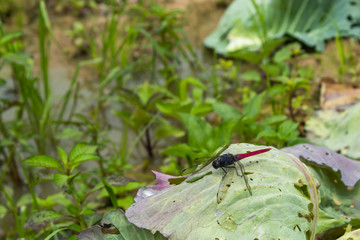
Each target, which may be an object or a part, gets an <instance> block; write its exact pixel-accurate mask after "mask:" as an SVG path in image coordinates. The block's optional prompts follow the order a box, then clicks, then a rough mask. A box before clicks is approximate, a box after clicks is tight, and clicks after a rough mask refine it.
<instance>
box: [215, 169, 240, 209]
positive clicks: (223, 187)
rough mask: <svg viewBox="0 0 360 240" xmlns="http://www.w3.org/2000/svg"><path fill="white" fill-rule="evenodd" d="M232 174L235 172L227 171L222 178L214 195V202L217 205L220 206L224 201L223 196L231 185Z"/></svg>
mask: <svg viewBox="0 0 360 240" xmlns="http://www.w3.org/2000/svg"><path fill="white" fill-rule="evenodd" d="M234 173H235V171H228V172H227V174H225V175H224V176H223V177H222V179H221V181H220V185H219V189H218V192H217V195H216V200H217V203H218V204H220V203H221V202H222V201H223V200H224V199H225V196H226V194H227V192H228V190H229V188H230V187H231V184H232V183H233V178H234Z"/></svg>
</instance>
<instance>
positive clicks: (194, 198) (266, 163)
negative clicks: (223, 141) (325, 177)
mask: <svg viewBox="0 0 360 240" xmlns="http://www.w3.org/2000/svg"><path fill="white" fill-rule="evenodd" d="M263 148H264V147H263V146H254V145H249V144H232V145H231V146H230V147H229V148H228V149H226V150H225V151H224V153H232V154H239V153H245V152H248V151H254V150H259V149H263ZM241 161H242V163H243V164H244V166H245V169H246V174H247V176H248V178H249V180H250V185H251V187H252V192H253V195H252V196H250V195H249V192H248V191H247V189H246V186H245V184H244V180H243V178H242V177H240V176H237V175H236V174H234V172H235V171H234V169H227V171H228V175H232V176H230V178H231V179H232V181H230V182H227V183H226V185H228V186H226V187H225V188H226V189H225V188H220V190H221V191H220V194H221V196H222V200H221V201H220V203H219V204H218V197H217V192H218V189H219V185H220V182H221V181H222V178H223V175H224V173H223V171H222V170H221V169H217V170H215V169H213V168H212V167H211V166H210V165H209V166H207V167H205V168H204V169H202V170H201V171H200V172H198V173H196V174H201V175H202V178H199V180H197V181H196V180H195V181H184V182H182V183H180V184H179V185H176V186H170V185H169V187H167V188H165V189H163V190H162V191H160V192H157V193H156V194H154V195H152V196H151V195H150V196H149V193H150V192H151V191H149V188H148V189H145V190H142V191H140V192H144V191H146V193H147V195H146V194H145V195H144V194H143V195H142V196H143V198H140V197H139V198H138V199H137V200H138V201H137V202H136V203H135V204H133V205H132V206H131V207H130V208H129V209H128V210H127V211H126V213H125V215H126V217H127V218H128V219H129V221H130V222H132V223H133V224H135V225H136V226H138V227H142V228H146V229H149V230H151V231H152V232H156V231H159V232H160V233H161V234H163V235H164V236H165V237H168V238H169V239H314V236H315V232H316V222H317V217H318V201H319V200H318V198H317V190H316V187H315V182H314V180H313V177H312V175H311V174H310V173H309V171H308V170H307V168H306V167H305V165H303V164H302V163H301V162H300V161H299V159H297V158H295V157H293V156H291V155H288V154H286V153H284V152H281V151H279V150H277V149H275V148H272V150H271V151H269V152H266V153H263V154H259V155H255V156H252V157H248V158H245V159H243V160H241ZM206 172H210V174H208V175H206V174H204V173H206ZM194 177H196V175H195V176H192V179H193V178H194ZM223 183H224V182H223ZM146 196H147V197H146ZM239 236H241V238H239Z"/></svg>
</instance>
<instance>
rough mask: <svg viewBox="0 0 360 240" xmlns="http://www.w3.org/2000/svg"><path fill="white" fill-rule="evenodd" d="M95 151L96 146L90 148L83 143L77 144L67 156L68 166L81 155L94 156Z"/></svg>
mask: <svg viewBox="0 0 360 240" xmlns="http://www.w3.org/2000/svg"><path fill="white" fill-rule="evenodd" d="M96 149H97V146H91V145H87V144H83V143H79V144H77V145H76V146H75V147H74V148H73V149H71V152H70V154H69V164H71V163H72V162H73V161H75V159H76V158H77V157H78V156H80V155H82V154H94V153H95V151H96Z"/></svg>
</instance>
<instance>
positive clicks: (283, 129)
mask: <svg viewBox="0 0 360 240" xmlns="http://www.w3.org/2000/svg"><path fill="white" fill-rule="evenodd" d="M297 126H298V124H297V123H295V122H293V121H290V120H288V121H285V122H283V123H282V124H281V125H280V126H279V132H278V136H279V138H280V139H282V140H289V139H292V138H294V137H296V136H298V135H299V132H298V131H297V129H296V128H297Z"/></svg>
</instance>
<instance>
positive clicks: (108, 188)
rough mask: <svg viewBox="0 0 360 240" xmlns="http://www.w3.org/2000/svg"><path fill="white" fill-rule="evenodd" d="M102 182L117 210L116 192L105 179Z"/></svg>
mask: <svg viewBox="0 0 360 240" xmlns="http://www.w3.org/2000/svg"><path fill="white" fill-rule="evenodd" d="M101 181H102V183H103V184H104V187H105V190H106V192H107V193H108V195H109V198H110V201H111V203H112V205H113V206H114V207H115V208H117V200H116V195H115V193H114V190H113V189H112V188H111V186H110V185H109V183H108V182H107V181H106V180H105V179H104V178H101Z"/></svg>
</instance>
